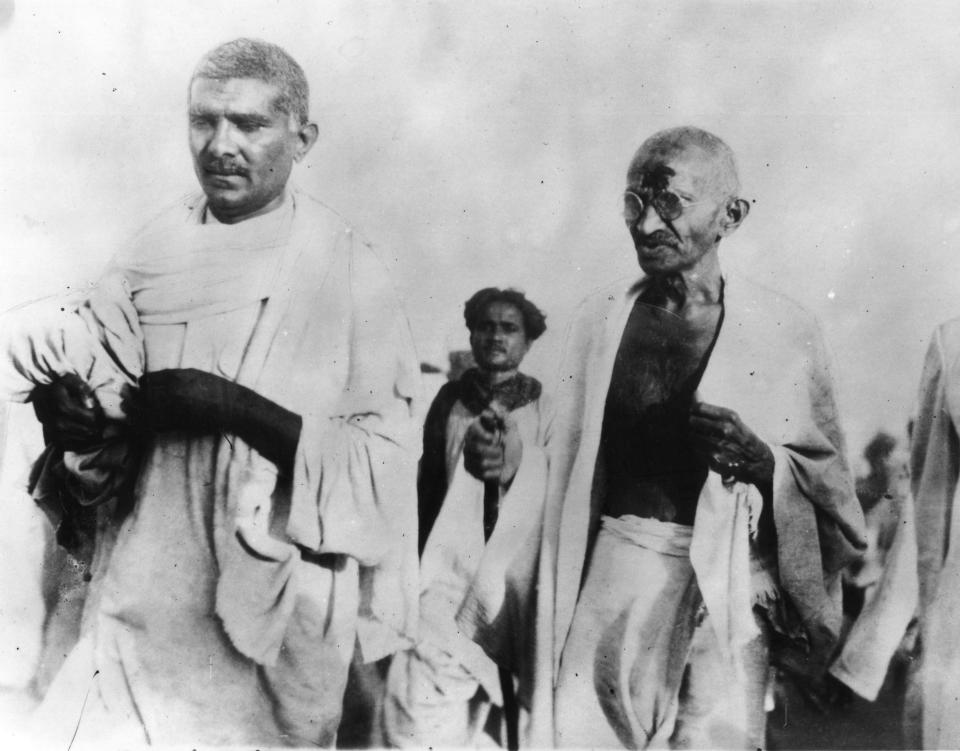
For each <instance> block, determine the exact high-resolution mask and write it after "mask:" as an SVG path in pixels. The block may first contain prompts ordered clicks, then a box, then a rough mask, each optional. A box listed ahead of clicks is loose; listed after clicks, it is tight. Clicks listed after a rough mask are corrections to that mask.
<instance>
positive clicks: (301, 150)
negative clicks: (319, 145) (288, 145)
mask: <svg viewBox="0 0 960 751" xmlns="http://www.w3.org/2000/svg"><path fill="white" fill-rule="evenodd" d="M319 134H320V130H319V129H318V128H317V124H316V123H305V124H303V125H301V126H300V128H299V130H298V131H297V138H298V139H299V143H298V144H297V151H296V153H295V154H294V155H293V159H294V161H297V162H299V161H300V160H301V159H303V158H304V157H305V156H306V155H307V152H308V151H310V149H312V148H313V144H315V143H316V142H317V136H318V135H319Z"/></svg>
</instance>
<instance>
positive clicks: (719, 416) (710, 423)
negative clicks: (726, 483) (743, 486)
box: [690, 402, 774, 489]
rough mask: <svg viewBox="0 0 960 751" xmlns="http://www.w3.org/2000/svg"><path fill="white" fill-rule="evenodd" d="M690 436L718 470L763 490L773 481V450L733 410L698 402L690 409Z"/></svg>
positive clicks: (713, 468) (698, 450) (700, 451)
mask: <svg viewBox="0 0 960 751" xmlns="http://www.w3.org/2000/svg"><path fill="white" fill-rule="evenodd" d="M690 437H691V438H692V440H693V445H694V448H695V450H696V451H697V452H698V453H700V455H701V456H703V457H704V458H705V459H706V460H707V462H708V463H709V465H710V469H712V470H713V471H714V472H719V473H720V474H721V475H722V476H724V477H732V478H734V479H735V480H739V481H741V482H749V483H752V484H754V485H756V486H757V487H758V488H760V489H763V488H764V487H767V486H769V485H770V483H772V482H773V464H774V460H773V452H772V451H771V450H770V447H769V446H768V445H767V444H765V443H764V442H763V441H761V440H760V439H759V438H758V437H757V435H756V433H754V432H753V431H752V430H750V428H749V427H747V426H746V425H745V424H744V423H743V421H742V420H741V419H740V416H739V415H738V414H737V413H736V412H734V411H733V410H731V409H726V408H724V407H716V406H714V405H712V404H705V403H703V402H697V403H696V404H694V405H693V407H692V408H691V410H690Z"/></svg>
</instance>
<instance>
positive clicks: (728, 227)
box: [720, 198, 750, 237]
mask: <svg viewBox="0 0 960 751" xmlns="http://www.w3.org/2000/svg"><path fill="white" fill-rule="evenodd" d="M749 213H750V203H749V202H748V201H746V200H744V199H743V198H731V199H730V200H729V201H728V202H727V208H726V211H725V212H724V215H723V218H722V219H721V220H720V237H726V236H727V235H732V234H733V233H734V231H736V229H737V227H739V226H740V225H741V224H743V220H744V219H746V218H747V214H749Z"/></svg>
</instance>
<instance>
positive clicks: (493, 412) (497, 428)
mask: <svg viewBox="0 0 960 751" xmlns="http://www.w3.org/2000/svg"><path fill="white" fill-rule="evenodd" d="M522 457H523V441H522V440H521V439H520V430H519V428H518V427H517V421H516V420H515V419H514V417H513V416H512V415H511V414H509V413H508V412H506V411H505V410H500V409H497V408H496V407H491V408H488V409H485V410H484V411H483V412H482V413H481V414H480V416H479V417H477V419H476V420H474V421H473V422H472V423H471V424H470V427H468V428H467V435H466V439H465V442H464V447H463V461H464V466H465V467H466V468H467V471H468V472H469V473H470V474H471V475H473V476H474V477H476V478H477V479H478V480H483V481H487V480H496V481H497V482H499V483H500V484H501V485H508V484H509V483H510V482H511V481H512V480H513V477H514V475H516V474H517V469H519V467H520V460H521V459H522Z"/></svg>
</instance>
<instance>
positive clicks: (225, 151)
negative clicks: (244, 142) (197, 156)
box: [207, 120, 237, 157]
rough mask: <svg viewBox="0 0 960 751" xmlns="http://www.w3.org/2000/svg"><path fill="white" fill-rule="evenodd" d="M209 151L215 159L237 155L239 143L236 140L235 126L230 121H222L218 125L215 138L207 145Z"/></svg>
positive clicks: (214, 134)
mask: <svg viewBox="0 0 960 751" xmlns="http://www.w3.org/2000/svg"><path fill="white" fill-rule="evenodd" d="M207 151H209V152H210V154H211V155H212V156H215V157H221V156H228V155H235V154H236V153H237V143H236V140H235V139H234V133H233V125H232V124H231V123H230V121H229V120H220V121H219V122H218V123H217V127H216V129H215V130H214V131H213V136H212V137H211V138H210V143H209V144H208V145H207Z"/></svg>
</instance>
